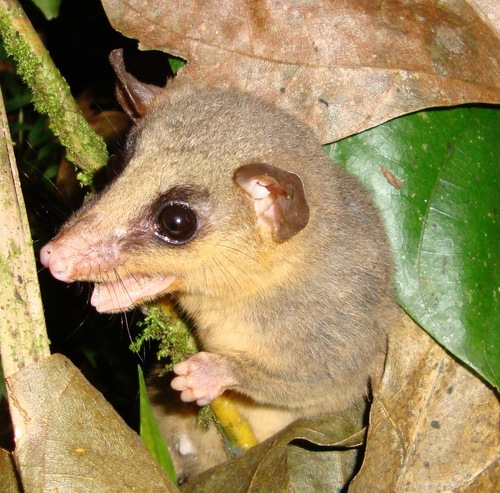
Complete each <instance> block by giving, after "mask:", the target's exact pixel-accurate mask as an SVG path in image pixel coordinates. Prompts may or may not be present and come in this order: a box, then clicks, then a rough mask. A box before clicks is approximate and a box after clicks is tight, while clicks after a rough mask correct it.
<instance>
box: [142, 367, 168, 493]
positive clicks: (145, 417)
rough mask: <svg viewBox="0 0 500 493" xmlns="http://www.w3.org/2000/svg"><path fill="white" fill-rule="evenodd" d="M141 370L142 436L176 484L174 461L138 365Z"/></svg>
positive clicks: (152, 453)
mask: <svg viewBox="0 0 500 493" xmlns="http://www.w3.org/2000/svg"><path fill="white" fill-rule="evenodd" d="M138 372H139V398H140V410H141V424H140V428H141V429H140V431H141V438H142V440H143V442H144V443H145V444H146V447H147V449H148V450H149V452H150V454H151V455H152V456H153V458H154V459H155V460H156V462H158V464H160V466H161V467H162V469H163V470H164V471H165V472H166V473H167V475H168V477H169V478H170V479H171V481H172V482H173V483H174V484H177V475H176V474H175V468H174V463H173V461H172V457H171V456H170V452H169V451H168V448H167V446H166V445H165V441H164V440H163V437H162V435H161V433H160V429H159V428H158V424H157V423H156V420H155V418H154V416H153V411H152V410H151V403H150V402H149V398H148V393H147V390H146V382H145V381H144V375H143V374H142V370H141V367H140V366H139V367H138Z"/></svg>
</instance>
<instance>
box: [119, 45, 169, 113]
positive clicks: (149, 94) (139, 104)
mask: <svg viewBox="0 0 500 493" xmlns="http://www.w3.org/2000/svg"><path fill="white" fill-rule="evenodd" d="M109 61H110V62H111V65H112V67H113V70H114V71H115V73H116V76H117V77H118V80H117V81H116V97H117V99H118V102H119V103H120V105H121V107H122V108H123V109H124V110H125V111H126V112H127V114H128V115H129V116H130V118H132V120H137V119H139V118H141V117H142V116H144V114H145V113H146V112H147V110H148V107H149V105H150V104H151V101H153V99H154V98H155V97H156V96H157V95H158V94H159V93H160V92H161V91H162V90H163V88H162V87H158V86H155V85H153V84H146V83H145V82H141V81H139V80H137V79H136V78H135V77H134V76H133V75H132V74H129V73H128V72H127V69H126V68H125V63H124V61H123V50H122V49H116V50H113V51H112V52H111V53H110V54H109Z"/></svg>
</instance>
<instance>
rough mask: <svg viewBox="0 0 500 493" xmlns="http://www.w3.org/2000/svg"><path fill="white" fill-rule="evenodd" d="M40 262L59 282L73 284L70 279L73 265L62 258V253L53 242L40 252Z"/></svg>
mask: <svg viewBox="0 0 500 493" xmlns="http://www.w3.org/2000/svg"><path fill="white" fill-rule="evenodd" d="M40 262H42V264H43V265H44V266H45V267H47V268H48V269H49V270H50V273H51V274H52V275H53V276H54V277H55V278H56V279H58V280H59V281H64V282H73V279H71V277H70V275H71V270H72V263H71V262H69V261H68V260H67V259H65V258H63V257H62V255H61V251H60V250H59V249H58V248H57V247H56V246H55V245H54V244H53V243H52V242H51V243H47V244H46V245H45V246H44V247H42V249H41V250H40Z"/></svg>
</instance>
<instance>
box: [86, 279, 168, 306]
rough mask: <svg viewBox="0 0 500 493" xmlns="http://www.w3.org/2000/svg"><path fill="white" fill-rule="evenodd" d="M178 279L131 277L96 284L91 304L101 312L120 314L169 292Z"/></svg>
mask: <svg viewBox="0 0 500 493" xmlns="http://www.w3.org/2000/svg"><path fill="white" fill-rule="evenodd" d="M175 280H176V277H175V276H174V275H171V274H168V275H165V276H157V277H150V276H144V275H140V274H138V275H130V276H126V277H123V278H120V279H117V280H115V281H112V282H101V283H96V284H95V286H94V292H93V293H92V298H91V299H90V303H91V304H92V305H93V306H94V307H95V309H96V310H97V311H98V312H100V313H103V312H120V311H125V310H129V309H130V308H133V307H134V306H135V305H138V304H140V303H144V302H146V301H149V300H152V299H153V298H156V297H158V296H159V295H161V294H163V293H166V292H168V291H169V290H170V289H169V288H171V286H172V284H173V283H174V282H175Z"/></svg>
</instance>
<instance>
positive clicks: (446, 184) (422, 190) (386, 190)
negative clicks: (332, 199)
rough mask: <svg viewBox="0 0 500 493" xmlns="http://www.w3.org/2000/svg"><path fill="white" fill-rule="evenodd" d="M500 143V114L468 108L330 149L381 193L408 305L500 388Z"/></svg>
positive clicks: (399, 286) (400, 290)
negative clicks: (390, 179)
mask: <svg viewBox="0 0 500 493" xmlns="http://www.w3.org/2000/svg"><path fill="white" fill-rule="evenodd" d="M499 142H500V111H498V109H495V108H475V107H463V108H458V109H452V110H434V111H426V112H420V113H416V114H413V115H408V116H405V117H401V118H398V119H396V120H393V121H390V122H388V123H386V124H384V125H381V126H379V127H376V128H373V129H371V130H368V131H366V132H363V133H361V134H358V135H356V136H353V137H350V138H348V139H344V140H343V141H340V142H337V143H335V144H332V145H330V146H328V147H327V152H328V153H329V154H330V156H331V157H332V158H333V159H334V160H335V161H337V162H338V163H339V164H341V165H342V166H344V167H345V168H346V169H347V170H349V171H350V172H352V173H353V174H354V175H356V176H358V178H359V179H360V180H361V181H362V182H363V183H364V184H365V186H367V188H369V189H370V190H371V191H372V192H373V194H374V197H375V201H376V203H377V205H378V207H379V209H380V210H381V213H382V216H383V218H384V221H385V224H386V227H387V230H388V234H389V237H390V241H391V244H392V248H393V251H394V253H395V258H396V265H397V274H396V290H397V296H398V298H399V302H400V304H401V306H402V307H403V308H404V309H405V310H406V311H407V312H408V313H409V314H410V316H411V317H413V318H414V319H415V320H416V321H417V323H418V324H420V325H421V326H422V327H423V328H424V329H425V330H427V332H429V333H430V334H431V335H432V336H433V337H434V338H435V339H436V340H437V341H438V342H440V343H441V344H442V345H443V346H444V347H445V348H446V349H448V350H449V351H450V352H451V353H453V354H454V355H455V356H457V357H458V358H460V359H461V360H462V361H463V362H465V363H466V364H467V365H468V366H469V367H471V368H473V369H474V370H476V371H477V372H478V373H479V374H481V375H482V376H483V377H484V378H486V379H487V380H488V381H489V382H491V383H492V384H493V385H495V386H496V387H497V388H498V387H500V352H499V351H500V330H499V327H500V313H499V308H498V303H497V297H498V294H499V284H498V264H499V257H500V249H499V244H500V241H499V240H500V229H499V225H498V219H497V214H498V210H499V207H500V200H499V193H498V191H499V185H500V174H499V173H500V167H499V164H500V163H499V155H500V153H499ZM381 166H383V167H385V168H386V169H387V170H389V171H390V172H391V173H392V174H393V176H394V177H395V178H396V179H397V180H399V181H400V182H401V185H402V188H400V189H398V188H397V187H395V186H394V185H391V184H390V183H389V182H388V180H387V179H386V178H385V176H384V175H383V173H382V171H381Z"/></svg>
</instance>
